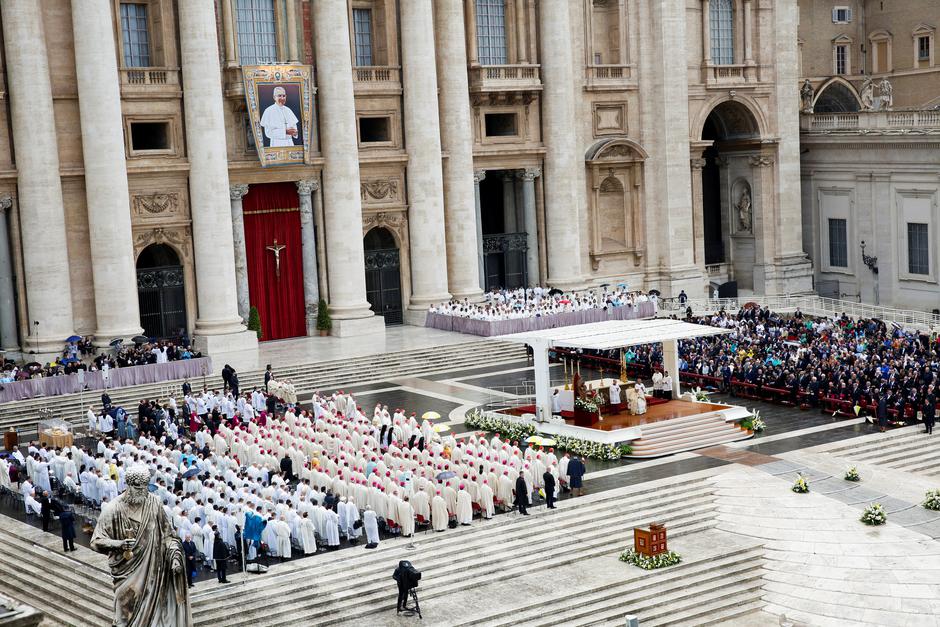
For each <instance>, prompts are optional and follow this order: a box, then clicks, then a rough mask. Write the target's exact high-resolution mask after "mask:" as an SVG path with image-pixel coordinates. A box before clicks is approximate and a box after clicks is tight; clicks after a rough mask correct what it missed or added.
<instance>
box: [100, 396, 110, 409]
mask: <svg viewBox="0 0 940 627" xmlns="http://www.w3.org/2000/svg"><path fill="white" fill-rule="evenodd" d="M101 408H102V409H103V410H104V411H108V410H109V409H111V397H110V396H108V393H107V392H102V393H101Z"/></svg>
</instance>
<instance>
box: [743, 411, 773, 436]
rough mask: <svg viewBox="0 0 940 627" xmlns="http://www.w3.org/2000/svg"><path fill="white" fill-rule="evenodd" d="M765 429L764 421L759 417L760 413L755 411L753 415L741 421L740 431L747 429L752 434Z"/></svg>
mask: <svg viewBox="0 0 940 627" xmlns="http://www.w3.org/2000/svg"><path fill="white" fill-rule="evenodd" d="M766 427H767V425H766V424H764V420H763V419H762V418H761V417H760V411H759V410H757V409H755V410H754V415H752V416H751V417H750V418H745V419H744V420H742V421H741V428H742V429H747V430H748V431H753V432H754V433H760V432H761V431H763V430H764V429H765V428H766Z"/></svg>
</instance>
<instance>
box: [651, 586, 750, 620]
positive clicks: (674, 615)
mask: <svg viewBox="0 0 940 627" xmlns="http://www.w3.org/2000/svg"><path fill="white" fill-rule="evenodd" d="M760 597H761V585H760V582H759V581H751V582H748V583H744V584H741V585H738V586H733V587H727V588H719V589H717V590H716V591H714V592H712V593H709V594H707V595H703V596H697V597H692V598H690V599H688V601H687V603H686V604H685V609H679V608H677V607H675V606H674V607H670V608H668V609H667V611H666V615H665V616H664V617H660V618H653V619H644V618H643V615H642V614H641V615H640V621H641V624H642V625H643V627H660V626H665V625H668V626H669V627H679V626H684V627H704V626H705V625H715V624H719V623H724V622H725V621H729V620H732V619H740V618H741V617H743V616H746V615H748V614H752V613H754V612H757V611H759V610H760V609H761V608H762V607H763V606H764V602H763V601H762V600H761V598H760ZM709 599H712V600H711V601H709Z"/></svg>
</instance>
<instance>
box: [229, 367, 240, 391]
mask: <svg viewBox="0 0 940 627" xmlns="http://www.w3.org/2000/svg"><path fill="white" fill-rule="evenodd" d="M228 385H229V387H230V388H231V389H232V395H233V396H235V397H236V398H237V397H238V373H237V372H235V369H234V368H233V369H232V376H231V377H230V378H229V380H228Z"/></svg>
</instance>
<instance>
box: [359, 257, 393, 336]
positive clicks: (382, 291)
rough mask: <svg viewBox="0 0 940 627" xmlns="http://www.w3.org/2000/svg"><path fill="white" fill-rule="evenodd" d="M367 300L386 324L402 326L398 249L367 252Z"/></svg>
mask: <svg viewBox="0 0 940 627" xmlns="http://www.w3.org/2000/svg"><path fill="white" fill-rule="evenodd" d="M365 254H366V299H367V300H368V301H369V304H370V305H372V311H374V312H375V313H376V314H377V315H379V316H384V317H385V324H387V325H388V324H401V323H402V308H401V259H400V256H399V253H398V249H397V248H387V249H383V250H367V251H365Z"/></svg>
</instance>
